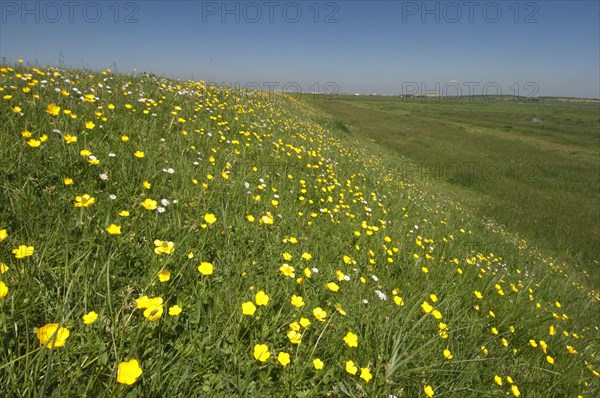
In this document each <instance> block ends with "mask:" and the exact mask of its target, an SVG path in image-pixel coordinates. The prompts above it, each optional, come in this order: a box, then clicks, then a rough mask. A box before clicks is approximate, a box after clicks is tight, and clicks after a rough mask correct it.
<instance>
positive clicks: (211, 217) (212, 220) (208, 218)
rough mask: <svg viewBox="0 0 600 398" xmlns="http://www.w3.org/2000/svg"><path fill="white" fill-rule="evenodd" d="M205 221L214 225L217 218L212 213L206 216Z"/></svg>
mask: <svg viewBox="0 0 600 398" xmlns="http://www.w3.org/2000/svg"><path fill="white" fill-rule="evenodd" d="M204 221H206V223H207V224H214V223H215V222H216V221H217V217H215V215H214V214H212V213H206V214H205V215H204Z"/></svg>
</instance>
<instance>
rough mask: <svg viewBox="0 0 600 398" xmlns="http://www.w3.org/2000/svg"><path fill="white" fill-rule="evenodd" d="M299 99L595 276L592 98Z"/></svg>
mask: <svg viewBox="0 0 600 398" xmlns="http://www.w3.org/2000/svg"><path fill="white" fill-rule="evenodd" d="M306 99H308V97H307V98H306ZM309 102H310V103H311V104H312V105H315V106H317V107H318V108H319V109H322V110H324V111H326V112H328V113H329V114H331V115H332V116H333V117H334V118H336V119H337V120H338V122H339V123H342V124H345V125H346V126H350V129H351V130H352V131H353V132H355V133H356V134H360V135H363V136H365V137H366V138H368V139H373V140H375V141H376V142H377V143H380V144H382V145H384V146H386V147H388V148H390V149H392V150H393V151H394V152H396V153H398V154H399V155H401V156H402V160H401V161H399V162H398V165H399V166H398V167H399V168H400V169H401V170H404V171H405V172H406V173H417V174H419V175H421V176H422V177H424V178H429V179H430V180H432V181H433V182H434V183H435V184H436V185H438V186H439V187H440V189H441V190H444V191H447V192H452V193H453V195H454V196H455V197H458V198H460V200H461V202H463V203H465V204H466V205H469V207H470V208H472V209H474V211H476V212H477V214H479V215H480V216H481V217H484V216H488V217H491V218H493V219H495V220H496V221H498V222H499V223H502V224H504V225H506V226H507V227H508V228H509V229H510V230H511V231H517V232H519V233H521V234H522V235H523V236H525V237H527V238H528V239H530V240H533V241H535V242H536V244H538V245H539V246H541V247H543V248H545V249H547V250H548V251H549V252H552V253H554V255H555V256H559V257H561V258H564V259H566V260H567V261H569V262H570V263H572V264H574V266H573V272H587V273H589V274H590V275H591V276H592V280H591V282H590V283H591V284H592V285H593V286H594V287H595V288H598V286H600V264H599V263H598V248H600V228H599V225H598V223H599V220H600V206H599V205H598V204H599V201H600V117H599V114H600V103H599V102H598V101H588V102H584V101H582V102H565V101H561V100H559V99H541V100H538V101H530V102H515V100H514V99H512V98H510V97H500V98H484V97H471V98H469V97H465V98H433V99H432V98H427V99H426V98H401V97H376V96H375V97H370V96H360V97H356V96H340V97H328V98H327V100H325V101H319V100H317V101H313V98H310V101H309ZM534 119H536V120H538V121H537V122H533V120H534ZM580 269H581V270H582V271H580Z"/></svg>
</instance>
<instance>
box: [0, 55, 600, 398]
mask: <svg viewBox="0 0 600 398" xmlns="http://www.w3.org/2000/svg"><path fill="white" fill-rule="evenodd" d="M0 87H2V88H3V90H2V92H1V93H0V94H1V95H2V96H3V100H2V101H1V102H0V114H1V115H2V118H0V120H1V121H0V148H1V149H0V151H1V152H0V169H1V170H2V174H1V177H0V184H1V186H2V190H1V191H0V229H5V230H6V231H7V234H8V236H7V237H6V238H3V239H2V242H0V261H2V262H3V263H4V264H5V267H3V271H5V272H3V273H2V274H1V275H0V280H1V281H2V282H3V283H4V284H5V285H6V286H7V287H8V291H7V292H6V291H5V292H4V293H6V295H5V296H4V297H3V298H1V299H0V331H1V334H0V338H1V339H2V345H1V349H0V383H1V384H2V386H3V393H5V394H6V395H7V396H34V395H35V396H40V395H44V394H47V395H50V394H55V395H56V396H59V395H60V396H77V395H80V396H96V397H101V396H111V397H112V396H126V395H127V396H145V397H162V396H182V397H185V396H203V395H204V396H223V397H229V396H253V397H272V396H277V397H289V396H297V397H302V396H305V397H313V396H332V397H333V396H340V397H341V396H354V397H381V396H387V395H388V394H395V395H397V396H409V397H413V396H424V394H425V387H426V386H430V387H431V388H432V389H433V390H434V391H435V396H436V397H438V396H447V397H449V396H457V397H481V396H497V397H502V396H506V393H510V394H513V395H515V394H516V391H517V387H516V386H518V390H519V391H521V393H522V394H523V396H528V397H535V396H537V397H544V398H547V397H563V396H577V394H581V395H582V396H584V397H592V396H594V394H597V393H598V376H599V374H598V371H597V369H599V368H600V365H599V364H598V359H597V354H596V353H597V349H598V342H597V340H598V331H597V330H596V329H595V328H594V326H595V325H597V324H598V317H597V313H598V303H599V301H598V297H597V294H596V292H593V291H592V292H588V291H587V290H586V289H585V288H584V286H583V285H582V284H581V283H580V281H579V279H576V278H574V277H572V276H568V275H567V274H566V273H565V271H564V264H560V263H557V262H556V261H554V260H552V259H549V258H544V257H542V256H541V254H540V253H539V252H538V251H536V249H535V247H533V246H531V245H530V244H528V243H526V242H524V241H523V240H521V239H519V238H518V237H516V236H514V235H511V234H509V233H507V232H506V231H505V230H504V229H502V228H501V227H500V226H498V225H495V224H494V223H492V222H489V221H486V220H482V219H480V218H478V217H475V216H473V215H472V214H469V213H468V212H467V211H465V210H464V209H462V208H461V206H460V205H458V204H457V203H456V202H454V201H452V200H450V199H449V198H447V197H445V196H444V195H443V193H440V192H437V191H436V189H435V187H433V186H432V185H431V184H430V183H428V182H427V181H424V180H422V179H421V178H420V176H419V175H418V173H412V174H411V175H407V173H405V172H404V171H403V170H399V169H398V161H399V160H400V159H399V158H398V157H397V156H396V155H395V153H394V152H391V151H385V150H382V149H380V148H379V147H377V146H375V145H372V144H371V143H370V142H368V141H366V140H364V139H362V138H360V137H356V136H353V135H349V134H347V132H344V131H342V130H340V129H337V128H336V123H335V122H333V121H331V120H329V119H324V118H323V117H322V116H320V115H318V114H315V113H314V112H312V111H311V110H310V109H309V108H307V107H306V106H303V105H302V104H300V103H297V102H296V101H294V100H293V99H291V98H289V97H280V96H271V97H270V96H268V95H267V94H263V93H259V92H239V91H232V90H229V89H226V88H220V87H213V86H207V85H205V84H203V83H194V82H187V83H181V82H174V81H169V80H165V79H157V78H154V77H148V76H141V77H131V76H118V75H117V76H113V75H112V74H111V73H106V72H105V73H103V74H94V73H89V72H83V71H76V70H74V71H71V70H53V69H44V70H37V69H31V68H29V69H27V68H23V67H17V68H16V69H13V68H12V67H3V68H2V69H0ZM27 87H28V88H29V89H30V90H29V91H28V92H24V91H23V88H27ZM74 88H77V89H78V90H80V91H81V93H77V92H76V91H75V90H74ZM61 90H64V93H69V94H70V95H68V96H65V95H63V94H61V92H60V91H61ZM25 91H27V90H25ZM85 94H90V96H89V97H88V101H87V102H86V101H84V100H82V99H81V97H82V96H84V95H85ZM83 98H86V97H83ZM51 103H55V104H57V105H58V106H60V107H61V113H60V114H58V115H57V116H52V115H50V114H49V113H47V112H46V110H47V107H48V105H49V104H51ZM17 106H18V107H19V108H20V109H17V108H16V107H17ZM65 110H69V111H71V115H68V114H65V113H64V111H65ZM73 114H76V115H77V117H76V118H75V117H73ZM86 121H93V122H94V124H95V126H94V127H93V128H92V129H88V128H86V127H85V122H86ZM328 127H330V128H329V129H328ZM24 131H29V132H31V135H32V137H28V138H24V137H23V135H27V133H25V134H23V132H24ZM66 134H72V135H75V136H77V142H72V143H67V142H66V140H65V139H64V136H65V135H66ZM44 135H47V140H45V139H44V140H40V141H44V142H41V143H40V145H39V146H36V144H37V142H36V141H31V139H32V138H33V139H38V140H39V139H41V138H43V136H44ZM124 135H126V136H127V137H128V140H126V141H125V140H124V139H123V136H124ZM29 143H31V144H34V146H35V147H31V146H30V145H29ZM84 149H87V150H89V151H91V153H92V154H93V156H95V157H96V158H97V160H99V161H100V163H99V164H93V163H95V161H94V158H91V157H89V155H87V154H85V153H84V155H85V156H82V154H81V150H84ZM136 151H143V152H144V156H143V157H136V156H134V153H135V152H136ZM170 168H172V169H173V170H172V171H173V173H171V172H169V171H170V170H169V169H170ZM102 173H106V175H107V176H108V180H103V179H101V178H100V175H101V174H102ZM66 177H70V178H72V179H73V180H74V183H73V184H72V185H65V183H64V178H66ZM144 181H147V182H149V183H150V186H149V187H148V186H147V185H146V187H144ZM84 193H87V194H90V195H91V196H93V197H94V198H95V200H96V201H95V203H94V204H93V205H91V206H89V207H79V208H77V207H75V206H74V202H75V198H76V196H77V195H82V194H84ZM111 194H112V195H115V196H116V197H113V198H111V197H110V195H111ZM146 198H151V199H155V200H160V199H168V200H169V202H170V203H169V204H168V205H166V206H165V209H166V210H165V211H164V213H160V212H158V211H157V210H146V209H145V208H144V207H142V206H140V203H141V202H142V201H143V200H144V199H146ZM123 210H127V211H128V212H129V215H128V216H123V215H122V214H123V213H122V211H123ZM210 215H213V216H214V218H213V217H211V216H210ZM249 215H252V216H254V220H253V221H250V220H252V218H250V219H249V218H248V216H249ZM215 219H216V220H215ZM207 220H208V221H207ZM270 220H272V221H273V223H272V224H270V223H269V221H270ZM212 221H214V222H212ZM211 222H212V223H211ZM110 224H116V225H119V226H121V234H120V235H111V234H109V233H108V232H107V230H106V228H107V227H108V226H109V225H110ZM156 239H159V240H164V241H172V242H173V243H174V252H173V253H172V254H157V253H155V251H154V249H155V245H154V244H153V242H154V241H155V240H156ZM21 244H26V245H30V246H33V247H34V248H35V249H34V253H33V255H32V256H29V257H25V258H16V257H15V256H14V255H13V254H12V250H13V249H15V248H17V247H18V246H19V245H21ZM290 257H291V258H290ZM201 262H210V263H212V264H213V265H214V273H212V274H210V275H203V274H201V273H200V272H199V271H198V270H197V266H198V265H199V264H201ZM284 263H285V264H288V265H289V266H291V267H293V268H294V273H295V275H294V276H293V277H290V276H286V275H284V273H283V272H281V271H280V269H281V268H280V267H282V265H283V264H284ZM284 269H285V268H284ZM165 270H167V271H169V272H170V279H169V280H168V281H165V282H161V281H159V279H158V274H159V273H160V272H161V271H165ZM309 270H312V271H311V272H310V273H309ZM317 271H318V272H317ZM163 275H164V273H163ZM331 283H335V284H336V285H337V286H338V287H339V290H337V291H333V290H336V289H335V286H334V285H332V284H331ZM328 284H329V288H328V287H327V286H328ZM332 289H333V290H332ZM261 290H262V291H264V292H265V293H266V294H267V295H268V296H269V301H268V303H267V304H266V305H259V304H260V303H263V304H264V301H263V300H259V299H257V297H256V296H255V294H256V293H257V292H258V291H261ZM377 292H379V293H377ZM479 294H481V296H479ZM143 295H148V296H150V297H161V298H162V300H163V303H162V304H160V305H155V306H154V307H152V308H151V309H152V311H144V309H137V308H136V299H139V298H140V297H142V296H143ZM292 295H297V296H302V297H303V299H304V302H305V305H304V306H301V307H295V306H292V305H291V303H290V300H291V298H292ZM384 296H385V297H384ZM384 298H385V299H384ZM247 302H254V303H255V304H256V306H257V307H258V308H257V309H256V312H255V313H254V315H244V314H243V313H242V304H243V303H247ZM424 302H427V304H429V305H431V306H432V307H433V308H428V306H427V305H424ZM175 304H177V305H179V306H181V308H182V309H183V311H182V312H181V314H179V315H177V316H170V315H168V311H169V308H170V307H172V306H173V305H175ZM317 307H321V308H322V309H323V310H325V311H326V313H327V316H326V317H325V318H324V319H322V321H321V320H319V319H317V318H316V317H315V316H314V309H315V308H317ZM91 310H94V311H96V312H97V313H98V314H99V317H98V320H97V321H96V322H95V323H93V324H91V325H85V324H84V323H83V321H82V316H83V315H84V314H86V313H87V312H88V311H91ZM161 311H162V312H161ZM144 313H145V315H144ZM157 314H158V315H161V314H162V316H160V318H158V319H155V320H150V319H147V317H150V318H152V317H153V316H156V315H157ZM436 317H437V318H441V319H437V318H436ZM301 318H306V319H307V320H309V321H310V325H309V326H308V327H299V333H300V334H301V343H300V344H299V345H298V344H294V343H293V342H292V341H291V340H292V339H290V330H293V329H295V328H298V325H297V324H295V323H294V322H299V321H300V320H301ZM51 322H57V323H60V324H61V325H62V326H64V327H66V328H68V329H69V330H70V337H69V338H68V339H67V341H66V344H65V345H64V346H63V347H60V348H57V349H55V350H49V349H47V348H45V346H41V345H40V342H39V341H38V339H37V338H36V335H35V333H34V330H35V328H40V327H42V326H43V325H45V324H47V323H51ZM348 332H353V333H355V334H356V335H357V336H358V347H350V346H348V345H347V344H346V343H345V342H344V339H343V338H344V336H347V333H348ZM292 335H293V334H292ZM542 341H543V343H542ZM256 344H266V345H267V346H268V349H269V351H270V353H271V356H270V358H269V359H267V360H266V361H265V362H261V361H257V360H256V359H255V358H254V357H253V348H254V347H255V345H256ZM534 346H536V347H534ZM542 346H543V347H545V348H541V347H542ZM569 347H570V349H571V353H570V352H569V351H568V349H569ZM444 350H449V353H451V354H452V359H449V357H448V355H446V357H445V356H444ZM574 350H576V353H575V352H574ZM281 352H285V353H289V354H290V359H291V363H290V364H289V365H287V367H283V366H282V365H281V364H280V363H279V362H278V361H277V359H276V358H277V356H278V354H279V353H281ZM446 354H448V352H447V353H446ZM131 358H135V359H137V360H138V361H139V363H140V366H141V368H142V369H143V374H142V376H141V377H140V378H139V379H138V380H137V381H136V382H135V383H134V384H133V385H132V386H125V385H122V384H118V383H117V382H116V375H117V364H119V363H120V362H121V361H126V360H129V359H131ZM315 358H320V359H321V360H323V362H324V363H325V366H324V368H323V369H322V370H316V369H315V368H314V367H313V360H314V359H315ZM349 360H352V361H354V363H355V364H356V365H357V368H359V369H358V370H357V373H356V374H355V375H352V374H351V373H349V372H348V371H347V368H346V367H347V361H349ZM549 360H550V361H553V362H554V364H551V363H549V362H548V361H549ZM351 368H352V367H350V370H352V369H351ZM360 368H362V369H360ZM367 369H368V372H367ZM367 373H370V374H372V379H370V380H369V381H368V382H367V381H366V380H365V379H369V378H368V377H367V376H366V375H367ZM361 374H363V376H364V378H360V377H359V376H360V375H361ZM494 376H498V378H499V379H500V380H501V384H502V385H498V383H495V382H494ZM509 376H510V379H509ZM511 383H513V384H511Z"/></svg>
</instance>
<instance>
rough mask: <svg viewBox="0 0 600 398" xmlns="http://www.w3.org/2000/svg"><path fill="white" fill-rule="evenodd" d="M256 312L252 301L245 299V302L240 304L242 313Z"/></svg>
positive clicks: (252, 313) (251, 313) (250, 313)
mask: <svg viewBox="0 0 600 398" xmlns="http://www.w3.org/2000/svg"><path fill="white" fill-rule="evenodd" d="M255 312H256V306H255V305H254V303H253V302H252V301H246V302H245V303H243V304H242V314H244V315H250V316H252V315H254V313H255Z"/></svg>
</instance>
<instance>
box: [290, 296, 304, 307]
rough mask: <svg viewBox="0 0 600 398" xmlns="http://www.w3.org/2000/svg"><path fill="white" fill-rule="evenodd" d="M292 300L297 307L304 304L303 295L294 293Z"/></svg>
mask: <svg viewBox="0 0 600 398" xmlns="http://www.w3.org/2000/svg"><path fill="white" fill-rule="evenodd" d="M290 302H291V304H292V305H293V306H294V307H296V308H299V307H302V306H304V299H303V298H302V297H301V296H296V295H293V296H292V299H291V300H290Z"/></svg>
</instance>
